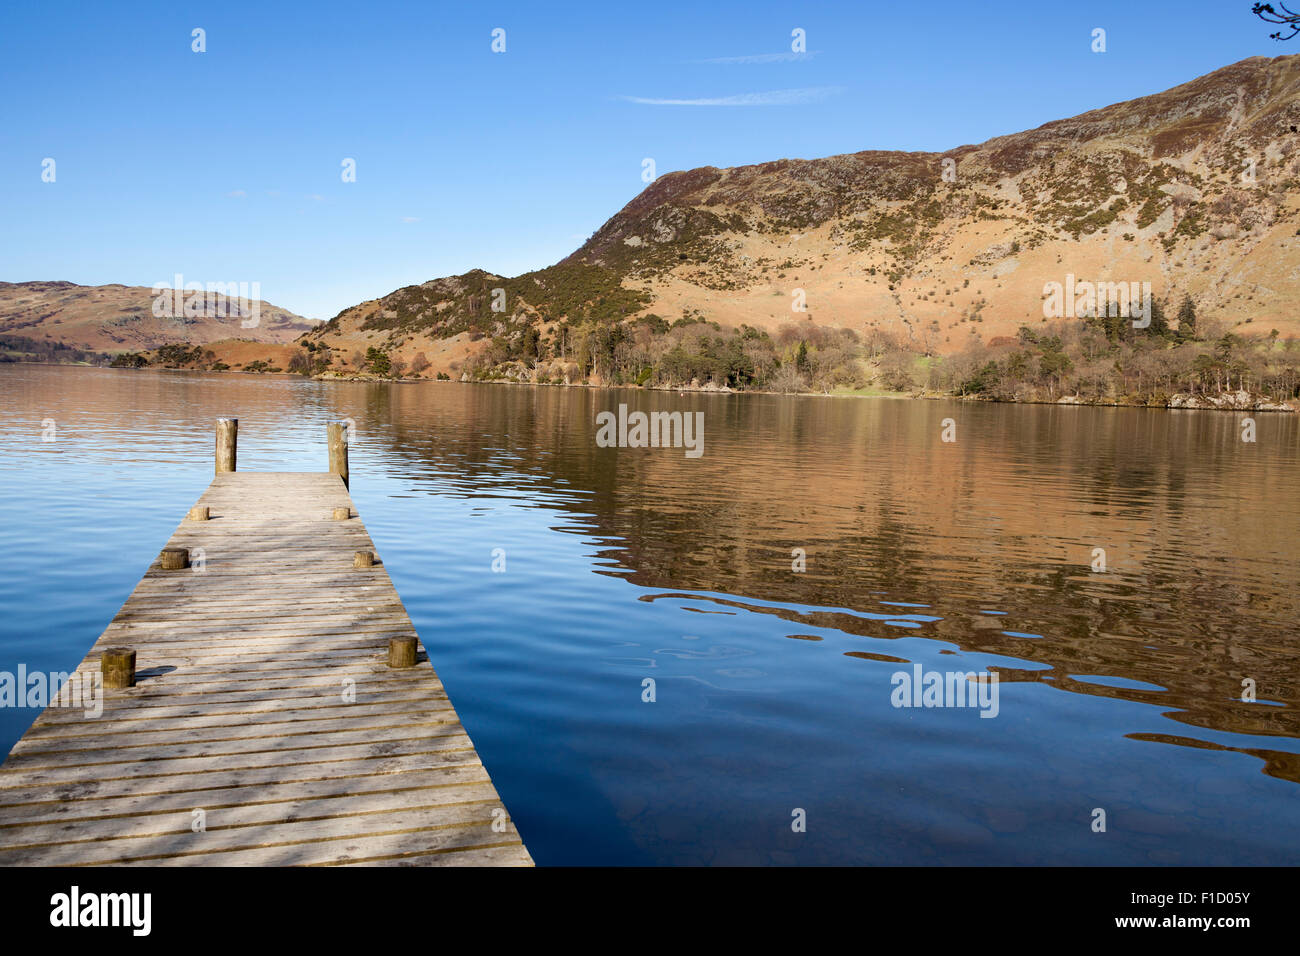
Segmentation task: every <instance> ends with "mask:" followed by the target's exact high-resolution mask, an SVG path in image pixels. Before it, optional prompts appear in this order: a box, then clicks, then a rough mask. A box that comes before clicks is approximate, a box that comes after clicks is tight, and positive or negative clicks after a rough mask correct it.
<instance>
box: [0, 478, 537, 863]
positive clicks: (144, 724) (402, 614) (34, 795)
mask: <svg viewBox="0 0 1300 956" xmlns="http://www.w3.org/2000/svg"><path fill="white" fill-rule="evenodd" d="M198 504H199V505H206V506H208V508H209V509H210V514H211V520H208V521H201V520H189V519H187V520H185V521H182V523H181V525H180V527H179V528H177V529H176V533H175V534H173V535H172V537H171V540H170V541H169V542H168V545H167V546H168V547H179V548H188V549H190V552H191V560H192V562H193V563H194V565H195V566H193V567H190V568H188V569H185V570H178V571H164V570H162V568H161V566H160V564H159V562H158V561H155V562H154V563H153V565H152V566H151V567H150V568H149V570H148V572H147V573H146V574H145V576H144V578H143V579H142V580H141V581H140V583H139V585H138V586H137V587H136V589H135V591H134V592H133V593H132V594H131V597H130V599H129V600H128V601H127V602H126V604H125V605H124V606H123V607H122V609H121V610H120V611H119V612H118V614H117V616H116V617H115V618H114V619H113V621H112V623H111V624H110V625H109V626H108V629H107V630H106V631H105V632H104V633H103V635H102V636H101V637H100V638H99V640H98V641H97V642H96V643H95V645H94V647H92V648H91V650H90V653H89V654H88V655H87V656H86V658H85V660H84V661H82V663H81V665H80V667H79V668H78V670H79V671H80V672H82V673H87V674H88V673H92V672H93V673H98V672H99V669H100V655H101V653H102V652H103V650H104V649H106V648H109V647H116V646H127V647H131V648H134V649H135V651H136V654H137V661H136V667H137V684H136V686H135V687H133V688H129V689H126V690H103V691H101V693H102V694H103V695H104V711H103V714H102V715H101V716H100V717H98V718H92V717H88V716H86V715H85V713H84V711H83V710H82V709H81V708H77V707H53V706H52V707H48V708H47V709H46V710H45V711H44V712H43V713H42V714H41V716H40V717H39V718H38V719H37V720H36V722H35V723H34V724H33V725H32V727H31V729H30V730H29V731H28V732H27V733H26V735H24V737H23V738H22V739H21V740H20V741H19V742H18V744H17V745H16V746H15V747H14V748H13V751H12V752H11V753H10V755H9V757H8V759H7V760H6V761H5V763H4V765H3V767H2V768H0V865H26V864H43V865H65V864H66V865H72V864H76V865H83V864H146V865H160V864H179V865H263V866H264V865H284V864H340V863H374V864H417V865H430V864H434V865H436V864H461V865H480V866H481V865H531V864H532V859H531V858H530V857H529V855H528V851H527V850H526V849H525V848H524V845H523V842H522V841H521V839H520V837H519V834H518V831H517V830H516V829H515V826H514V824H513V822H508V818H507V817H506V815H505V810H504V807H503V806H502V804H501V801H500V798H499V797H498V796H497V793H496V790H495V788H494V787H493V786H492V781H491V780H490V779H489V777H488V774H487V771H486V770H485V769H484V768H483V765H482V763H481V762H480V760H479V758H478V755H477V753H475V750H474V745H473V744H472V743H471V741H470V739H469V737H468V736H467V735H466V733H465V730H464V728H463V727H462V726H461V724H460V721H459V719H458V718H457V717H456V712H455V710H454V709H453V707H452V705H451V701H450V700H448V698H447V694H446V693H445V691H444V690H443V688H442V684H441V683H440V682H439V681H438V678H437V676H436V675H435V674H434V672H433V668H432V667H431V666H430V664H429V662H428V660H427V659H425V658H424V657H423V655H421V660H420V661H419V663H418V664H417V665H416V666H415V667H410V668H401V669H398V668H390V667H389V666H388V664H387V651H388V640H389V638H390V637H393V636H403V635H405V636H415V630H414V627H413V626H412V624H411V620H410V618H409V617H408V616H407V613H406V610H405V608H404V607H403V606H402V602H401V599H400V598H399V597H398V595H397V592H396V590H395V589H394V588H393V585H392V582H391V581H390V580H389V577H388V574H387V572H386V571H385V570H384V568H383V566H382V564H377V565H376V566H375V567H372V568H366V569H355V568H354V567H353V555H354V552H356V551H361V550H373V544H372V543H371V541H370V536H369V535H368V534H367V533H366V529H365V527H364V526H363V525H362V523H361V521H360V519H359V518H357V517H353V518H351V519H349V520H332V512H333V509H334V508H341V507H346V508H349V509H352V510H351V511H350V513H351V514H353V515H355V514H356V511H355V509H353V506H352V499H351V496H350V495H349V494H348V491H347V489H346V487H345V486H344V483H343V481H342V480H341V479H340V478H339V476H338V475H335V474H299V473H278V474H257V473H246V472H233V471H232V472H229V473H225V474H218V475H217V476H216V478H215V479H214V480H213V482H212V485H211V487H209V488H208V490H207V492H206V493H205V494H204V495H203V497H201V498H200V499H199V501H198ZM199 549H202V550H201V552H200V550H199ZM200 560H202V561H203V564H204V566H203V568H202V569H199V567H198V566H197V565H198V562H199V561H200ZM349 688H352V689H353V690H354V693H355V701H354V702H348V701H347V700H346V699H345V697H346V696H347V691H348V689H349ZM200 810H201V811H202V815H200V814H197V813H196V812H195V811H200ZM198 820H201V821H202V823H203V827H202V828H199V827H198V826H197V824H196V821H198ZM494 823H495V826H494ZM196 831H197V832H196Z"/></svg>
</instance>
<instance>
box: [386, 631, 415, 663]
mask: <svg viewBox="0 0 1300 956" xmlns="http://www.w3.org/2000/svg"><path fill="white" fill-rule="evenodd" d="M388 666H389V667H414V666H415V638H413V637H390V638H389V639H388Z"/></svg>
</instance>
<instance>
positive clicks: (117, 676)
mask: <svg viewBox="0 0 1300 956" xmlns="http://www.w3.org/2000/svg"><path fill="white" fill-rule="evenodd" d="M99 671H100V673H101V674H103V675H104V686H105V687H108V688H111V689H113V690H122V689H124V688H127V687H134V686H135V651H133V650H132V649H131V648H129V647H106V648H104V653H103V654H102V655H100V658H99Z"/></svg>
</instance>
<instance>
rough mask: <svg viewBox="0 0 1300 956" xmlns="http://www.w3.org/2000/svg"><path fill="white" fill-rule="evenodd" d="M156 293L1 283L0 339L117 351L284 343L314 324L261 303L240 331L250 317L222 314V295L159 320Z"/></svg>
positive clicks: (115, 287) (117, 287)
mask: <svg viewBox="0 0 1300 956" xmlns="http://www.w3.org/2000/svg"><path fill="white" fill-rule="evenodd" d="M157 296H158V292H157V291H155V290H154V289H151V288H146V287H144V286H125V285H93V286H86V285H76V284H75V283H72V282H0V341H3V340H5V339H8V340H10V341H15V340H18V341H21V340H35V342H39V343H43V342H49V343H58V344H61V345H65V346H70V347H72V348H75V349H83V350H87V351H97V352H122V351H132V350H143V349H151V348H156V347H158V346H160V345H180V344H186V345H206V344H208V343H210V342H215V341H217V340H220V339H230V338H239V339H252V340H254V341H257V342H271V343H284V342H291V341H293V340H294V339H295V338H297V337H298V336H300V335H302V333H303V332H306V331H308V330H309V329H312V328H314V327H315V326H316V325H317V324H318V323H317V321H316V320H314V319H305V318H303V317H302V316H300V315H295V314H294V313H292V312H289V311H287V310H285V309H282V308H280V307H278V306H274V305H271V304H270V303H269V302H261V301H260V300H259V301H258V302H257V303H256V305H257V306H258V308H259V310H260V311H259V314H258V321H257V325H256V326H255V327H252V328H244V327H243V322H244V321H251V319H241V318H240V317H239V316H238V315H228V314H226V313H228V312H231V311H234V310H233V309H229V308H227V300H226V297H225V296H214V297H213V304H214V306H216V307H214V308H211V309H206V310H205V309H198V308H196V309H193V310H191V311H194V312H198V313H200V314H192V315H182V316H181V317H178V318H172V317H170V316H164V317H159V316H156V315H155V314H154V309H153V305H154V300H155V299H156V298H157ZM230 302H231V304H233V303H234V300H230ZM183 305H184V301H182V306H183ZM250 308H251V306H250ZM160 311H166V310H160ZM177 311H181V312H184V309H183V308H182V309H180V310H177ZM204 313H207V314H204Z"/></svg>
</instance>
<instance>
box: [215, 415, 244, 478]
mask: <svg viewBox="0 0 1300 956" xmlns="http://www.w3.org/2000/svg"><path fill="white" fill-rule="evenodd" d="M238 439H239V419H238V418H218V419H217V474H218V475H219V474H221V473H222V472H223V471H234V470H235V446H236V444H238Z"/></svg>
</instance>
